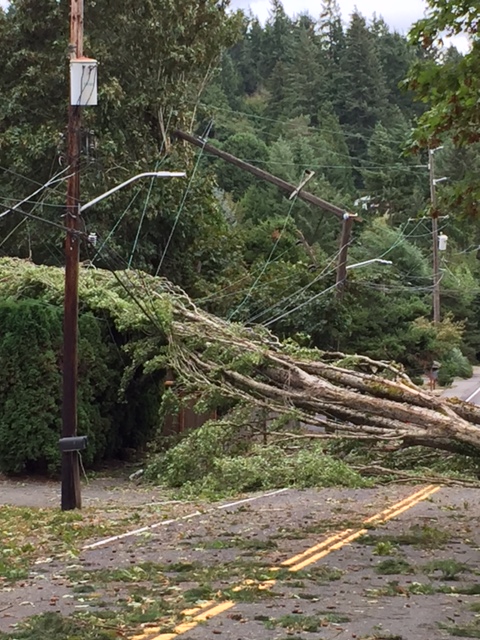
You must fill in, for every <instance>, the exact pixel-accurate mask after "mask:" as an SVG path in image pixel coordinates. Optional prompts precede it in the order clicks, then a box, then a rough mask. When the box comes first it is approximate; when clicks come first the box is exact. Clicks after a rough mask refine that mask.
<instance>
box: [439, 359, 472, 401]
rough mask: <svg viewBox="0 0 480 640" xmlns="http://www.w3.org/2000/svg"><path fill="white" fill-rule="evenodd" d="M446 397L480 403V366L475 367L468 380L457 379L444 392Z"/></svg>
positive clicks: (443, 394)
mask: <svg viewBox="0 0 480 640" xmlns="http://www.w3.org/2000/svg"><path fill="white" fill-rule="evenodd" d="M442 396H444V397H446V398H452V397H455V398H460V400H466V401H467V402H472V403H473V404H478V405H480V367H474V368H473V376H472V377H471V378H469V379H468V380H459V379H458V378H457V379H456V380H455V382H454V383H453V385H452V386H451V387H450V388H448V389H445V390H444V391H443V392H442Z"/></svg>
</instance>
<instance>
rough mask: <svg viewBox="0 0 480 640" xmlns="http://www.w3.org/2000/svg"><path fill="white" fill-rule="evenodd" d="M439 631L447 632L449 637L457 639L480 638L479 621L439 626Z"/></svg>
mask: <svg viewBox="0 0 480 640" xmlns="http://www.w3.org/2000/svg"><path fill="white" fill-rule="evenodd" d="M438 626H439V628H440V629H443V630H444V631H448V633H449V634H450V635H451V636H456V637H457V638H480V621H478V620H474V621H473V622H469V623H468V624H464V625H461V624H443V623H441V624H439V625H438Z"/></svg>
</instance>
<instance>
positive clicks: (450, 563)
mask: <svg viewBox="0 0 480 640" xmlns="http://www.w3.org/2000/svg"><path fill="white" fill-rule="evenodd" d="M437 571H440V572H441V579H442V580H458V577H459V575H460V574H462V573H465V572H467V571H469V568H468V566H467V565H466V564H464V563H463V562H458V561H457V560H453V559H447V560H432V562H429V563H428V564H427V565H425V572H426V573H427V574H429V575H431V574H434V573H436V572H437Z"/></svg>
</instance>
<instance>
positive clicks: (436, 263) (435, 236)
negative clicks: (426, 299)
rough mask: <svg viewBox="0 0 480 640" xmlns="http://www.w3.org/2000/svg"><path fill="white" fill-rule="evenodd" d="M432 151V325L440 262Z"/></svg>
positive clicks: (437, 303)
mask: <svg viewBox="0 0 480 640" xmlns="http://www.w3.org/2000/svg"><path fill="white" fill-rule="evenodd" d="M434 153H435V150H434V149H429V151H428V168H429V172H430V204H431V208H432V249H433V323H434V324H435V325H438V324H439V323H440V275H441V274H440V261H439V256H438V211H437V194H436V190H435V160H434Z"/></svg>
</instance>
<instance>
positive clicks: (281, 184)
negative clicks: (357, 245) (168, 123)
mask: <svg viewBox="0 0 480 640" xmlns="http://www.w3.org/2000/svg"><path fill="white" fill-rule="evenodd" d="M175 135H176V136H177V138H180V139H181V140H185V141H186V142H189V143H190V144H193V145H194V146H196V147H199V148H200V149H203V150H204V151H206V152H207V153H210V154H212V155H213V156H217V158H222V160H225V161H226V162H229V163H230V164H233V165H234V166H236V167H238V168H239V169H243V170H244V171H248V173H251V174H252V175H254V176H256V177H257V178H260V179H261V180H265V182H270V183H271V184H274V185H275V186H276V187H278V188H279V189H281V190H282V191H286V192H287V193H288V194H289V195H290V196H291V195H292V194H295V196H296V197H297V198H299V199H300V200H303V201H304V202H308V203H309V204H313V205H315V206H316V207H320V208H321V209H324V210H326V211H329V212H330V213H333V214H334V215H336V216H337V218H340V220H342V232H341V236H340V254H339V259H338V263H337V279H336V283H337V295H339V296H340V297H341V296H342V293H343V289H344V286H345V281H346V279H347V254H348V249H349V246H350V238H351V233H352V226H353V221H354V220H357V221H359V222H360V220H359V218H356V217H355V216H353V215H352V214H350V213H348V212H346V211H345V210H344V209H342V208H341V207H337V206H336V205H335V204H332V203H331V202H327V200H323V199H322V198H319V197H318V196H315V195H313V193H309V192H308V191H304V190H303V189H301V188H299V187H298V186H295V185H293V184H290V183H289V182H286V181H285V180H282V179H281V178H277V176H274V175H272V174H271V173H268V171H264V170H263V169H259V168H258V167H255V166H254V165H252V164H250V163H249V162H245V161H244V160H240V158H237V157H235V156H233V155H232V154H231V153H227V152H226V151H222V150H221V149H217V147H214V146H213V145H211V144H208V142H205V141H204V140H201V139H200V138H197V137H196V136H192V135H190V134H189V133H185V132H184V131H179V130H178V129H177V130H176V131H175Z"/></svg>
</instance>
